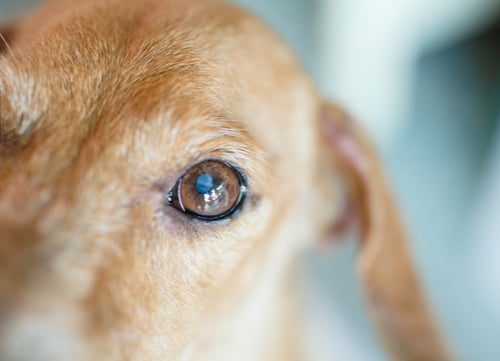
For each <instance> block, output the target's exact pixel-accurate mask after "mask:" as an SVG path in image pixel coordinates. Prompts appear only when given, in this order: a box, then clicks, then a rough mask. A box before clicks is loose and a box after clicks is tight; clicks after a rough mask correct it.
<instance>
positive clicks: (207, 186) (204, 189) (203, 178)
mask: <svg viewBox="0 0 500 361" xmlns="http://www.w3.org/2000/svg"><path fill="white" fill-rule="evenodd" d="M213 188H214V177H212V176H211V175H210V174H207V173H203V174H200V175H199V176H198V178H197V179H196V190H197V191H198V193H200V194H207V193H210V191H211V190H212V189H213Z"/></svg>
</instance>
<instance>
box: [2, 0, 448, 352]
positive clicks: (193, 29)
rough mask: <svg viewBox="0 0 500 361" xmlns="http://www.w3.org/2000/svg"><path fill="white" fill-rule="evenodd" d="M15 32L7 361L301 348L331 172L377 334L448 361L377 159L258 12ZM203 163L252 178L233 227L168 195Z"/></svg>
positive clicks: (115, 8) (333, 204)
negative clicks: (298, 271) (185, 208)
mask: <svg viewBox="0 0 500 361" xmlns="http://www.w3.org/2000/svg"><path fill="white" fill-rule="evenodd" d="M12 29H13V28H12ZM9 38H10V39H11V41H10V44H9V47H3V48H2V49H0V50H3V56H2V57H0V106H1V108H0V190H1V191H0V230H1V232H0V307H1V308H0V320H3V321H2V327H1V329H0V335H3V336H4V337H0V358H1V359H2V360H9V361H14V360H15V361H18V360H33V361H38V360H51V361H52V360H75V361H79V360H81V361H84V360H85V361H86V360H95V361H99V360H102V361H104V360H109V361H111V360H151V361H153V360H155V361H156V360H189V361H201V360H218V361H224V360H242V361H244V360H253V361H255V360H262V361H264V360H274V361H277V360H293V359H299V358H300V354H301V350H299V347H298V345H299V344H300V342H297V340H298V339H297V338H298V337H300V330H298V329H297V327H295V326H294V325H296V324H297V323H296V320H297V307H296V305H295V302H294V299H295V296H294V295H295V292H296V290H295V286H294V274H295V271H294V265H295V262H294V261H295V260H296V257H297V255H298V254H299V251H300V250H301V249H302V248H303V247H304V246H306V245H307V244H308V243H309V242H310V241H314V240H319V239H320V237H321V236H322V235H323V233H325V232H327V230H328V229H330V228H331V226H332V225H333V224H335V222H336V221H337V219H336V218H337V217H338V216H339V208H340V206H339V204H340V203H341V199H340V198H339V195H338V194H337V192H336V189H337V188H336V187H331V186H328V185H329V184H336V183H338V180H339V179H345V182H346V184H347V187H348V188H349V189H351V188H352V189H353V197H354V198H353V199H355V202H356V204H358V207H359V208H360V209H363V210H364V211H363V212H361V213H362V214H363V222H365V226H366V227H367V228H368V230H367V231H366V232H367V240H366V241H365V242H366V245H365V246H364V247H363V249H362V253H361V256H360V257H361V258H360V270H361V275H362V278H363V279H364V280H365V282H366V285H367V296H368V298H369V299H370V300H372V301H373V302H374V317H375V319H376V320H377V321H380V324H381V328H382V330H383V331H384V335H385V340H386V342H387V343H388V344H390V345H392V346H391V349H392V352H393V353H394V355H395V356H396V357H397V358H398V359H401V360H424V359H425V360H444V359H445V358H446V356H445V352H444V351H442V350H443V348H442V346H441V344H440V343H439V341H438V335H437V334H436V332H435V330H434V328H433V326H432V322H431V320H430V318H429V317H428V316H427V311H426V308H425V305H424V303H423V300H422V298H421V295H420V292H419V291H418V285H417V281H416V278H415V276H414V274H413V271H412V268H411V262H410V260H409V258H408V256H407V251H406V248H405V245H404V239H403V238H402V234H401V229H400V228H399V222H398V220H397V216H396V211H395V208H393V206H392V202H391V200H390V199H389V197H386V196H385V192H386V189H385V187H384V186H383V180H382V179H381V176H380V170H379V167H378V166H376V164H375V161H373V158H374V155H373V154H374V153H373V152H372V150H367V151H366V152H365V150H364V149H365V148H363V147H362V146H360V149H362V150H360V151H359V154H361V157H360V158H362V159H363V160H362V161H365V162H367V164H369V166H368V168H367V169H366V170H365V173H366V174H362V175H360V174H359V172H356V171H355V169H356V164H355V163H356V161H352V159H351V158H350V157H349V156H346V157H342V154H343V150H342V148H341V149H336V145H335V142H336V141H335V139H333V141H332V139H330V140H327V141H325V140H324V137H323V135H322V134H323V133H325V130H324V129H322V125H321V124H322V123H321V121H320V119H322V116H321V109H325V107H324V106H323V103H322V101H321V99H320V97H319V96H318V95H317V94H316V92H315V90H314V87H313V86H312V85H311V84H310V82H309V80H308V79H307V77H306V76H304V75H303V73H302V71H301V70H300V67H299V66H298V65H297V64H296V62H295V59H294V57H293V55H291V54H290V52H289V50H288V49H287V48H286V47H285V46H284V45H283V44H282V42H281V41H280V40H279V39H278V38H277V37H276V36H275V35H274V34H273V33H272V31H270V30H269V29H268V28H267V27H265V26H264V25H263V24H261V23H260V22H259V21H258V20H256V19H254V18H253V17H251V16H249V15H248V14H246V13H245V12H243V11H241V10H239V9H237V8H235V7H232V6H229V5H225V4H222V3H219V2H217V1H202V0H200V1H197V0H188V1H175V0H141V1H138V0H104V1H98V0H79V1H75V0H73V1H70V0H55V1H52V2H50V3H48V4H47V5H45V6H44V7H42V8H41V9H39V10H38V11H36V12H34V13H33V15H30V16H27V17H26V18H24V19H23V20H22V21H20V22H18V23H16V27H15V31H14V32H12V33H11V34H9ZM327 118H329V119H333V120H332V121H333V122H335V121H336V119H337V118H338V117H337V116H336V115H335V113H331V114H330V116H328V117H327ZM354 133H356V132H354ZM354 133H353V134H349V135H348V137H349V139H352V141H353V143H355V144H358V143H359V142H358V140H357V136H356V135H355V134H354ZM355 147H356V146H355ZM326 154H331V158H330V156H327V157H326V158H325V155H326ZM339 157H340V158H339ZM207 158H220V159H224V160H226V161H229V162H231V163H233V164H236V165H237V166H238V167H239V168H240V169H242V170H243V171H244V173H245V174H246V176H247V177H248V188H249V197H248V199H247V201H246V203H245V205H244V208H243V210H242V212H241V213H240V214H238V215H237V216H236V217H235V218H233V219H229V220H222V221H218V222H214V223H207V222H204V221H200V220H194V219H192V218H190V217H187V216H186V215H183V214H181V213H179V212H178V211H177V210H175V209H173V208H171V207H168V206H167V205H165V197H166V193H167V192H168V190H169V189H170V188H171V187H172V186H173V184H174V183H175V182H176V180H177V178H178V177H179V176H180V175H182V172H183V171H184V170H185V169H187V167H189V166H190V165H192V164H194V163H196V162H197V161H200V160H203V159H207ZM339 159H340V161H339ZM325 164H328V168H329V169H330V171H325V170H324V169H322V167H323V166H324V165H325ZM351 184H352V185H353V187H351V186H350V185H351ZM356 189H358V190H359V192H358V190H356ZM379 190H382V191H383V192H384V193H383V194H382V195H377V192H378V191H379ZM360 192H361V193H360ZM378 207H380V209H381V210H383V211H384V210H386V209H387V210H388V211H390V212H391V215H390V219H389V218H388V216H384V218H383V221H377V220H374V219H373V217H372V216H371V215H372V214H373V213H377V211H376V210H375V208H378ZM389 221H390V222H389ZM370 222H371V223H370ZM377 222H383V224H382V225H380V226H378V227H379V228H380V227H382V228H383V229H382V230H380V231H379V230H377V229H378V228H377V224H378V223H377ZM367 223H370V224H369V225H367ZM374 229H375V230H374ZM375 247H376V248H379V249H381V251H374V250H372V249H373V248H375ZM387 248H390V249H387ZM380 254H383V255H384V257H385V258H384V262H388V263H389V264H394V267H397V269H401V270H402V271H401V272H398V273H391V272H389V273H387V272H386V271H384V270H385V269H386V268H387V267H389V266H382V265H381V262H380V261H377V258H378V257H380ZM408 280H410V283H407V281H408ZM393 294H396V296H393ZM413 297H416V301H415V302H413V301H411V300H412V299H413ZM405 300H410V301H405ZM381 314H383V316H381ZM417 318H418V319H419V320H420V321H418V322H416V323H418V325H414V324H411V322H410V321H408V320H410V319H417ZM30 340H36V341H37V343H36V345H37V346H33V345H31V346H30V345H29V342H30ZM294 345H296V347H294ZM422 348H424V349H425V350H424V351H422Z"/></svg>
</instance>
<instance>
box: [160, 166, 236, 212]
mask: <svg viewBox="0 0 500 361" xmlns="http://www.w3.org/2000/svg"><path fill="white" fill-rule="evenodd" d="M245 195H246V186H245V181H244V178H243V176H242V175H241V173H240V172H239V171H238V170H237V169H236V168H234V167H233V166H231V165H230V164H228V163H226V162H223V161H220V160H206V161H204V162H201V163H198V164H196V165H194V166H193V167H191V168H189V169H188V170H187V171H186V173H184V175H183V176H182V177H181V178H179V180H178V181H177V183H176V184H175V186H174V187H173V189H172V190H171V191H170V192H169V194H168V199H167V202H168V204H170V205H171V206H173V207H175V208H177V209H179V210H180V211H182V212H184V213H187V214H191V215H193V216H195V217H197V218H200V219H204V220H217V219H222V218H225V217H228V216H230V215H232V214H234V213H235V212H236V211H238V210H239V208H240V206H241V204H242V203H243V200H244V198H245Z"/></svg>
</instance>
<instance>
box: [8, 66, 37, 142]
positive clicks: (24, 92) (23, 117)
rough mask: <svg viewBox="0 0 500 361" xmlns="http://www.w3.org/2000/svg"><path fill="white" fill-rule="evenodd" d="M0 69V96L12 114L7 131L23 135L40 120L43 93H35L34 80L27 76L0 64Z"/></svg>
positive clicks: (35, 84)
mask: <svg viewBox="0 0 500 361" xmlns="http://www.w3.org/2000/svg"><path fill="white" fill-rule="evenodd" d="M0 68H1V70H0V94H1V95H2V96H4V97H5V99H7V101H8V103H9V105H10V108H11V109H12V111H13V112H14V116H13V119H14V122H13V123H9V125H10V126H9V128H10V129H9V130H10V131H12V132H14V133H15V134H16V135H24V134H26V133H27V132H28V131H29V130H30V129H32V128H33V127H34V126H35V125H36V122H37V121H38V120H39V119H40V116H41V114H42V109H44V108H45V105H46V103H47V99H46V97H45V96H44V94H43V92H37V83H36V81H35V78H33V77H32V76H30V75H29V74H27V73H24V72H20V73H16V72H15V71H14V70H13V69H12V68H11V67H9V66H7V65H5V64H2V63H1V62H0ZM35 97H37V98H35ZM35 99H36V101H35ZM35 104H37V105H35ZM0 111H1V109H0Z"/></svg>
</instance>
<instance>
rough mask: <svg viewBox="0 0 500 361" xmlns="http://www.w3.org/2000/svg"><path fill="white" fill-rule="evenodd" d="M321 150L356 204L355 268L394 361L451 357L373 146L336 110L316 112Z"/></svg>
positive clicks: (327, 108) (328, 106) (324, 106)
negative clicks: (358, 237) (358, 230)
mask: <svg viewBox="0 0 500 361" xmlns="http://www.w3.org/2000/svg"><path fill="white" fill-rule="evenodd" d="M319 124H320V126H319V127H320V132H321V137H322V147H323V149H322V150H323V152H325V153H327V154H329V157H330V161H332V162H334V163H335V167H336V170H337V174H340V176H341V177H343V183H344V184H345V187H346V188H347V191H348V193H349V195H350V197H351V202H352V203H353V204H354V205H355V209H356V212H355V213H356V215H357V217H358V218H359V220H358V224H360V225H361V236H362V242H361V245H360V250H359V255H358V258H357V271H358V276H359V278H360V281H361V283H362V287H363V290H364V294H365V297H366V299H367V302H368V305H369V309H370V312H371V314H372V316H373V318H374V321H375V324H376V326H377V329H378V331H379V332H380V334H381V336H382V339H383V341H384V343H385V344H386V346H387V347H388V349H389V352H390V353H391V354H392V355H393V357H394V358H395V359H396V360H405V361H406V360H408V361H422V360H426V361H431V360H432V361H434V360H435V361H445V360H449V359H450V357H449V354H448V350H447V349H446V347H445V346H444V344H443V343H442V341H441V338H440V336H439V333H438V331H437V329H436V328H435V326H434V323H433V319H432V317H431V314H430V312H429V311H428V309H427V305H426V302H425V300H424V296H423V293H422V290H421V288H420V285H419V282H418V278H417V275H416V273H415V270H414V268H413V265H412V260H411V257H410V252H409V249H408V245H407V243H406V239H405V234H404V231H403V227H402V224H401V221H400V216H399V212H398V209H397V208H396V206H395V204H394V202H393V199H392V196H391V193H390V191H389V189H388V185H387V183H386V180H385V177H384V174H383V172H382V168H381V165H380V163H379V160H378V158H377V155H376V151H375V149H374V148H373V147H372V145H371V144H370V143H369V142H368V140H367V139H366V138H365V137H364V136H363V135H362V132H361V131H360V130H359V129H358V128H357V126H356V125H355V124H354V122H353V121H352V120H351V119H350V118H349V117H348V116H347V115H346V113H345V112H343V111H342V110H341V109H340V108H338V107H337V106H335V105H333V104H329V103H323V104H322V106H321V110H320V113H319Z"/></svg>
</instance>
